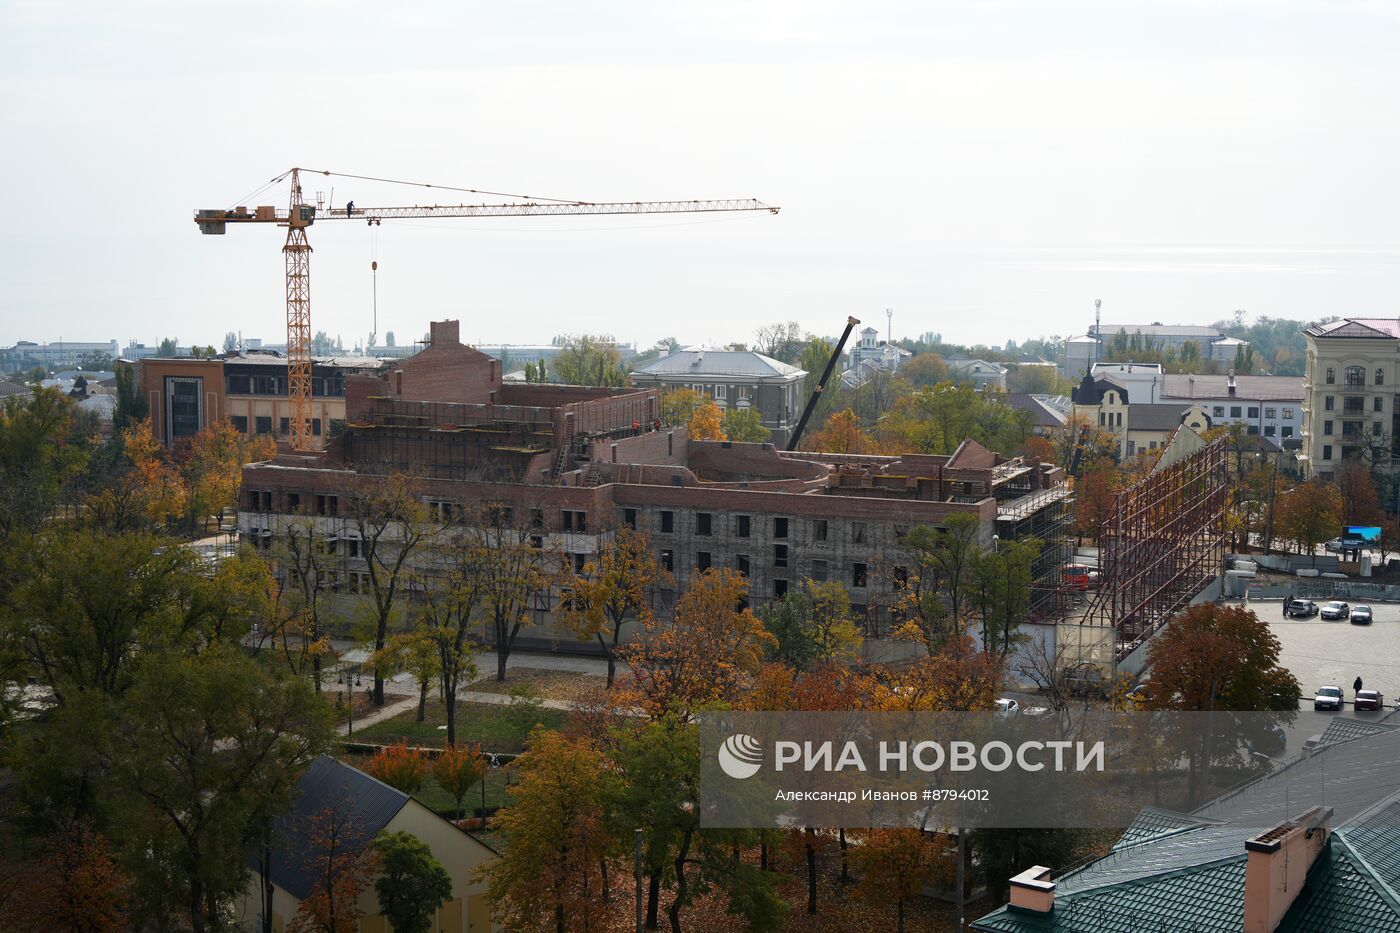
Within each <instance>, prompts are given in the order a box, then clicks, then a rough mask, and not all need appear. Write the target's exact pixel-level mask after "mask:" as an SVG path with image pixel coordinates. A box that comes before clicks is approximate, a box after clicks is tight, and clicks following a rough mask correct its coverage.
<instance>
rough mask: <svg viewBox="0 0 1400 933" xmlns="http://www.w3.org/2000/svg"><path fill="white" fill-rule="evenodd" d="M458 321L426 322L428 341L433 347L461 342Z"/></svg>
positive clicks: (459, 323) (454, 344) (460, 330)
mask: <svg viewBox="0 0 1400 933" xmlns="http://www.w3.org/2000/svg"><path fill="white" fill-rule="evenodd" d="M461 327H462V325H461V322H460V321H430V322H428V341H429V345H430V346H433V347H452V346H457V345H458V344H460V343H461V342H462V329H461Z"/></svg>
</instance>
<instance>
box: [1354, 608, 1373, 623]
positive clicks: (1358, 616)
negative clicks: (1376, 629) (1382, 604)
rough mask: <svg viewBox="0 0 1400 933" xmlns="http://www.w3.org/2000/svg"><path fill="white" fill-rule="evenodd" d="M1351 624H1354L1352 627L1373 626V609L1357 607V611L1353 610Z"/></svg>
mask: <svg viewBox="0 0 1400 933" xmlns="http://www.w3.org/2000/svg"><path fill="white" fill-rule="evenodd" d="M1351 624H1352V625H1370V624H1371V607H1370V606H1357V607H1356V608H1355V609H1353V610H1352V611H1351Z"/></svg>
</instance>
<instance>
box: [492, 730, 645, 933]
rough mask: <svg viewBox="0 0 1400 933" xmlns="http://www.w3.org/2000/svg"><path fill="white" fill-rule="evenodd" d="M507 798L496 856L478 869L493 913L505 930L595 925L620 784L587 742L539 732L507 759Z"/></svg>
mask: <svg viewBox="0 0 1400 933" xmlns="http://www.w3.org/2000/svg"><path fill="white" fill-rule="evenodd" d="M511 767H512V769H513V770H514V772H515V776H516V779H515V781H514V783H512V784H511V785H510V786H509V788H508V789H507V791H506V793H507V795H508V796H509V798H510V802H509V804H508V805H507V806H506V807H505V808H504V809H502V810H501V812H500V815H499V816H497V817H496V832H498V833H499V834H500V835H501V836H502V838H503V839H504V840H505V845H504V846H503V847H502V848H501V856H500V857H499V858H496V859H492V860H490V861H489V862H487V863H486V864H485V865H484V866H483V867H482V868H481V869H480V870H479V872H478V877H480V878H483V879H485V881H486V882H487V884H488V886H489V896H490V898H491V902H492V905H493V906H494V908H495V913H496V916H497V917H498V919H499V920H500V921H501V922H502V923H503V924H504V925H505V927H506V929H510V930H539V929H543V928H545V927H546V925H549V926H552V927H553V928H554V929H555V930H556V931H560V933H565V931H574V930H597V929H601V928H602V927H603V921H604V918H605V916H606V915H607V913H608V907H607V905H606V903H605V901H604V897H605V887H604V885H605V875H604V873H603V870H604V866H605V865H606V862H607V859H609V858H611V857H613V856H615V855H616V854H617V850H618V846H617V841H616V838H615V836H614V834H613V833H612V831H611V827H612V824H613V821H614V820H615V819H616V812H615V807H616V800H617V797H618V792H619V786H618V778H617V776H616V774H615V772H614V769H613V768H612V766H611V765H609V763H608V761H607V759H606V758H605V756H604V755H603V753H602V752H601V751H599V750H598V749H597V748H596V747H595V746H594V745H593V744H592V743H590V742H588V741H587V740H584V739H573V738H569V737H566V736H565V735H563V734H562V733H559V732H548V731H545V730H543V729H540V730H537V731H536V732H535V734H534V735H533V736H532V737H531V739H530V750H529V751H528V752H526V753H525V754H524V755H522V756H520V758H518V759H516V761H515V762H514V763H513V764H512V765H511Z"/></svg>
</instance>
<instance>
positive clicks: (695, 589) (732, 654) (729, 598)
mask: <svg viewBox="0 0 1400 933" xmlns="http://www.w3.org/2000/svg"><path fill="white" fill-rule="evenodd" d="M747 595H748V581H747V580H746V579H745V578H744V577H743V576H742V575H741V574H739V573H738V572H737V571H734V570H729V569H722V570H707V571H705V572H704V573H702V574H700V575H699V576H698V577H695V578H694V579H693V580H692V581H691V584H690V588H689V589H687V590H686V591H685V594H684V595H683V596H682V597H681V598H680V599H679V600H678V601H677V603H676V609H675V612H674V614H673V618H672V619H671V620H669V621H662V620H657V619H653V620H652V621H651V622H650V624H648V625H646V626H644V627H643V629H642V631H641V633H640V634H639V637H638V638H637V640H636V641H635V642H633V643H631V644H628V645H625V646H623V647H622V649H621V650H620V654H621V656H622V658H623V660H624V661H625V662H626V663H627V664H628V666H629V667H630V668H631V670H632V674H633V677H634V680H635V686H634V687H632V688H631V689H632V691H633V692H634V693H635V696H634V697H631V699H632V700H634V701H635V703H636V705H638V706H640V707H641V708H642V709H643V710H645V712H646V714H647V715H648V716H651V717H653V718H655V717H658V716H661V715H663V714H665V713H667V712H668V711H670V712H675V713H676V714H677V715H679V716H680V717H681V718H682V719H683V720H687V719H689V718H690V716H691V715H692V714H693V713H695V712H696V711H698V710H699V709H700V708H702V707H704V706H706V705H708V704H712V703H717V702H719V701H721V700H729V699H732V698H733V697H735V696H738V695H740V694H741V693H742V692H743V690H744V689H746V688H747V686H748V684H749V683H750V682H751V681H752V679H753V677H754V676H755V675H756V674H757V673H758V671H759V668H760V667H761V666H762V663H763V657H764V653H765V652H766V651H770V650H772V649H773V648H774V647H776V644H777V640H776V639H775V638H774V637H773V636H772V635H770V634H769V633H768V631H767V630H765V629H764V627H763V623H761V622H760V621H759V620H758V618H757V617H756V616H754V614H753V612H752V610H750V609H748V608H747V607H746V606H742V602H743V600H744V598H745V597H746V596H747Z"/></svg>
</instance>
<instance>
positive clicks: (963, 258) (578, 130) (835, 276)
mask: <svg viewBox="0 0 1400 933" xmlns="http://www.w3.org/2000/svg"><path fill="white" fill-rule="evenodd" d="M125 7H126V5H125V4H121V3H117V4H107V5H102V4H99V5H92V4H79V3H73V2H56V3H24V2H21V3H11V4H5V5H0V53H3V54H0V100H2V101H3V110H0V112H3V113H4V114H5V116H4V123H3V125H4V127H5V130H6V133H5V135H6V138H7V139H8V140H10V141H11V145H9V146H6V147H4V149H3V150H0V170H3V172H4V174H5V177H6V178H8V179H10V180H11V181H12V184H11V186H10V187H9V189H8V191H7V195H6V211H7V214H8V216H9V217H10V218H11V222H10V223H7V224H5V225H4V226H3V227H0V273H3V276H4V281H5V288H4V290H3V292H2V293H0V339H3V340H4V341H6V342H8V343H13V342H14V340H16V339H33V340H45V341H53V340H56V339H57V338H58V337H60V336H69V335H71V336H72V338H76V339H83V340H91V339H99V338H109V337H117V339H119V340H121V341H122V342H125V341H126V340H127V339H129V335H141V336H139V337H138V338H137V339H140V340H143V341H145V342H149V341H152V340H159V339H161V337H164V336H176V337H179V338H180V340H181V341H182V342H187V341H190V340H200V341H203V342H215V343H218V342H219V341H221V340H222V336H223V333H224V331H225V330H229V329H241V330H242V331H243V332H244V333H247V334H256V335H259V336H261V337H262V338H263V339H265V340H275V339H278V338H279V335H280V334H281V333H282V332H283V331H284V323H283V321H284V307H283V291H284V286H283V280H282V277H283V263H282V256H281V254H280V247H281V231H279V230H277V229H275V228H274V229H263V228H247V229H230V230H229V232H228V235H227V236H223V237H213V236H200V235H199V234H198V233H197V232H196V230H195V226H194V224H193V223H192V212H193V211H194V210H195V209H197V208H201V207H231V206H234V205H237V204H244V203H246V204H249V205H255V204H258V203H272V204H277V205H285V202H286V189H285V187H283V188H281V189H279V190H275V191H269V192H266V193H264V194H252V192H255V191H256V190H257V189H258V188H259V187H260V186H264V185H265V183H266V182H267V181H268V179H270V178H272V177H274V176H276V175H278V174H280V173H281V172H283V171H285V169H287V168H288V167H290V166H291V165H292V164H301V165H304V166H311V167H325V168H330V169H334V170H336V171H342V172H351V173H358V174H364V175H377V176H389V177H395V178H404V179H408V180H415V181H428V182H433V183H435V184H437V185H461V186H465V187H475V188H484V189H489V190H495V191H522V192H529V193H533V194H539V193H541V192H543V193H544V194H546V195H550V196H556V197H568V198H580V199H584V200H595V201H602V200H639V199H654V198H706V197H758V198H761V199H762V200H764V201H767V202H769V203H772V204H777V205H781V206H782V208H783V210H782V213H781V214H780V215H778V216H776V217H774V216H769V215H766V214H764V215H734V216H729V215H715V216H712V217H710V216H706V217H691V216H685V215H679V216H675V217H648V218H602V217H573V218H569V217H559V218H538V219H530V220H511V219H488V220H470V221H467V220H461V221H459V220H440V221H433V220H415V221H397V222H390V221H386V222H385V223H384V224H383V226H382V227H375V228H367V227H366V226H365V225H362V224H357V223H353V222H342V223H339V224H317V225H316V226H315V227H313V228H312V230H311V236H310V239H311V243H312V246H313V248H314V249H315V253H314V255H313V258H312V281H313V285H312V301H311V305H312V316H313V328H314V329H316V330H324V331H326V332H327V333H328V334H339V335H340V336H341V338H342V339H343V340H345V341H346V342H347V343H349V344H353V343H354V342H355V341H357V340H363V339H364V338H365V336H366V335H367V334H368V333H369V332H370V330H371V329H372V327H373V323H372V316H371V311H372V299H371V276H370V262H371V260H376V261H378V263H379V272H378V318H379V320H378V328H377V330H378V332H379V333H381V334H383V333H384V332H386V331H390V330H392V331H395V332H396V333H397V334H400V335H407V334H415V335H417V334H421V333H422V332H423V331H424V330H425V329H426V327H427V322H428V321H430V320H434V319H443V318H449V317H453V318H460V319H461V320H462V330H463V335H464V337H467V338H468V339H471V340H476V341H482V342H492V343H495V342H501V341H505V340H521V341H530V342H542V341H547V340H548V339H549V338H550V337H551V336H553V335H555V334H559V333H579V332H589V333H598V332H606V333H612V334H615V335H616V336H618V337H619V338H620V339H625V340H634V341H637V342H638V343H640V344H642V345H648V344H650V343H652V342H654V341H655V340H656V339H657V338H660V337H665V336H676V337H677V338H678V339H681V340H683V341H685V342H693V343H701V342H715V343H718V342H728V341H731V340H748V339H751V338H752V332H753V330H754V328H755V327H756V326H757V325H758V324H761V323H764V322H769V321H778V320H788V319H793V320H797V321H799V322H800V323H801V324H802V325H803V326H804V327H805V328H807V329H809V330H811V331H813V332H816V333H823V334H833V333H836V332H838V331H839V330H840V328H841V326H842V324H843V323H844V321H845V318H846V316H847V315H848V314H854V315H856V316H857V317H860V318H861V319H862V320H869V321H873V322H877V326H879V327H880V329H881V331H882V333H883V331H884V309H885V308H887V307H891V308H894V309H895V319H894V330H895V333H896V334H897V335H900V334H908V335H915V334H919V333H923V332H925V331H936V332H939V333H942V334H943V335H944V336H945V337H946V338H947V339H949V340H952V341H957V342H963V343H968V342H978V341H981V342H986V343H989V344H1001V343H1004V342H1005V341H1006V340H1007V339H1008V338H1015V339H1017V340H1021V339H1025V338H1028V337H1039V336H1048V335H1053V334H1060V335H1070V334H1075V333H1082V332H1083V330H1084V329H1085V328H1086V327H1087V326H1088V323H1089V322H1090V321H1091V320H1092V308H1093V300H1094V299H1095V298H1102V299H1103V301H1104V309H1105V314H1107V315H1110V316H1111V317H1112V318H1114V319H1127V320H1145V321H1152V320H1161V321H1171V322H1178V323H1209V322H1211V321H1214V320H1218V319H1220V318H1224V317H1227V316H1229V315H1230V314H1231V312H1233V311H1234V310H1235V309H1237V308H1243V309H1245V310H1246V311H1247V312H1249V313H1250V314H1252V315H1268V316H1271V317H1287V318H1297V319H1301V320H1310V319H1315V318H1318V317H1321V316H1324V315H1329V314H1352V315H1366V316H1384V315H1389V314H1392V313H1400V308H1397V302H1396V297H1397V296H1400V262H1397V260H1400V240H1397V237H1396V235H1395V230H1394V223H1393V218H1394V217H1395V216H1397V214H1400V188H1397V186H1396V185H1395V184H1394V180H1393V179H1394V173H1393V166H1394V164H1396V162H1397V161H1400V159H1397V157H1400V112H1397V110H1396V109H1395V108H1394V107H1393V106H1392V103H1393V101H1394V100H1395V99H1396V98H1397V96H1400V56H1397V55H1395V54H1394V52H1395V49H1396V48H1398V47H1400V14H1397V11H1396V9H1395V8H1394V7H1393V6H1391V5H1387V4H1377V3H1373V2H1365V0H1339V2H1332V3H1326V4H1322V3H1298V4H1286V5H1280V4H1261V3H1257V2H1250V0H1233V2H1222V3H1212V4H1205V3H1190V2H1174V0H1144V2H1141V3H1134V4H1114V3H1107V2H1102V0H1069V2H1067V3H1064V4H1055V5H1046V4H1037V3H1032V2H1029V0H1003V2H997V3H985V4H950V3H944V4H926V3H915V2H903V0H884V2H872V3H847V2H838V0H817V2H800V3H799V2H796V0H771V2H742V3H741V2H737V0H707V2H703V3H678V4H653V3H645V2H642V0H618V2H614V3H610V4H606V5H604V6H603V7H602V8H598V7H594V6H593V5H585V6H579V5H576V4H568V3H563V2H560V0H545V2H542V3H539V4H534V5H530V6H529V7H528V8H517V7H514V6H511V5H504V6H499V7H497V8H493V9H479V8H476V7H462V6H456V5H447V4H439V5H435V4H425V5H407V6H401V7H398V8H395V9H392V10H386V9H385V8H384V7H383V6H382V5H378V4H371V3H368V2H365V0H315V2H313V0H306V2H293V3H284V4H273V3H271V2H268V0H254V2H253V3H251V4H244V5H238V7H237V9H233V8H229V9H223V8H219V7H210V6H208V5H205V4H183V3H176V2H173V0H156V2H154V3H152V4H143V5H142V7H141V11H142V15H141V16H140V17H139V22H141V23H144V24H147V25H146V26H145V27H143V28H132V22H133V18H132V17H131V16H129V15H128V13H129V11H128V10H127V9H126V8H125ZM260 13H261V14H265V15H259V14H260ZM274 23H275V25H274ZM116 36H120V37H121V38H120V40H118V39H116V38H115V37H116ZM195 49H199V50H201V52H200V53H199V54H193V53H192V50H195ZM318 191H320V192H322V193H323V195H324V196H325V198H326V200H327V203H328V204H331V205H335V206H343V205H344V203H345V202H346V201H347V200H355V201H357V202H358V203H359V204H360V205H361V206H365V205H370V204H395V203H409V204H413V203H424V202H431V201H439V202H441V201H454V200H457V199H458V198H462V199H468V200H474V199H477V198H476V196H473V195H466V194H460V195H457V194H452V193H449V192H427V191H425V189H421V188H418V189H402V188H392V187H386V186H382V185H376V184H371V183H369V182H363V181H351V180H347V179H344V178H340V179H335V178H325V177H316V176H312V177H311V178H310V179H309V180H308V192H307V193H308V196H311V197H314V196H315V194H316V193H317V192H318ZM1110 309H1111V310H1110ZM216 322H217V323H216Z"/></svg>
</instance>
